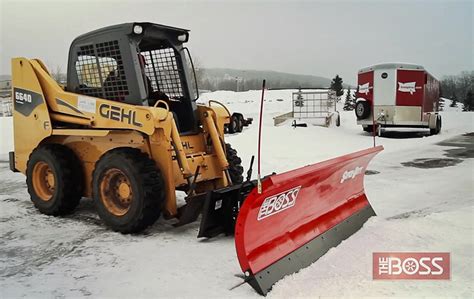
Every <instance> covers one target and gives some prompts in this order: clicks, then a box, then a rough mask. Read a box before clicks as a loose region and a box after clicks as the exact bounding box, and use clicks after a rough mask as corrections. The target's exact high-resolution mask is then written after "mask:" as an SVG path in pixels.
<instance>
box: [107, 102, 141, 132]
mask: <svg viewBox="0 0 474 299" xmlns="http://www.w3.org/2000/svg"><path fill="white" fill-rule="evenodd" d="M99 113H100V115H101V116H102V117H105V118H108V119H111V120H116V121H120V122H126V123H128V124H129V125H134V126H137V127H142V126H143V124H142V123H140V122H138V121H137V111H134V110H132V109H125V108H121V107H118V106H112V105H109V104H101V105H100V107H99Z"/></svg>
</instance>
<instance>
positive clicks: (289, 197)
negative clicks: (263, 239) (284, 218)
mask: <svg viewBox="0 0 474 299" xmlns="http://www.w3.org/2000/svg"><path fill="white" fill-rule="evenodd" d="M300 189H301V186H298V187H295V188H293V189H290V190H287V191H284V192H282V193H278V194H277V195H273V196H270V197H267V198H265V200H264V201H263V203H262V205H261V206H260V210H259V211H258V217H257V220H259V221H260V220H262V219H264V218H267V217H269V216H272V215H274V214H276V213H279V212H281V211H283V210H286V209H288V208H291V207H292V206H294V205H295V203H296V197H297V196H298V193H299V192H300Z"/></svg>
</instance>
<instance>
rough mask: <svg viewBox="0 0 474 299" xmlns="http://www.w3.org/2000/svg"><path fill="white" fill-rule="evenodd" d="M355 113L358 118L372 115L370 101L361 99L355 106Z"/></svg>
mask: <svg viewBox="0 0 474 299" xmlns="http://www.w3.org/2000/svg"><path fill="white" fill-rule="evenodd" d="M355 114H356V117H357V119H364V118H367V117H369V115H370V103H369V102H367V101H359V102H357V104H356V106H355Z"/></svg>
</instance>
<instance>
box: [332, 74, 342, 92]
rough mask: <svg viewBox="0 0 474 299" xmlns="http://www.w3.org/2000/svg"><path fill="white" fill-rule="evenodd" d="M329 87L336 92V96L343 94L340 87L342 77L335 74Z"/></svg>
mask: <svg viewBox="0 0 474 299" xmlns="http://www.w3.org/2000/svg"><path fill="white" fill-rule="evenodd" d="M330 89H332V90H334V91H335V92H336V96H337V97H340V96H342V95H343V94H344V89H343V87H342V78H341V77H339V75H336V77H334V79H332V82H331V87H330Z"/></svg>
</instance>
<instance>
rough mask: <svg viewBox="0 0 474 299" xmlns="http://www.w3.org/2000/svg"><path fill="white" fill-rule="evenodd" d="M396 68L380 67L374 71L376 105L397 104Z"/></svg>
mask: <svg viewBox="0 0 474 299" xmlns="http://www.w3.org/2000/svg"><path fill="white" fill-rule="evenodd" d="M396 74H397V73H396V69H394V68H391V69H378V70H375V71H374V105H376V106H393V105H395V92H396Z"/></svg>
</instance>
